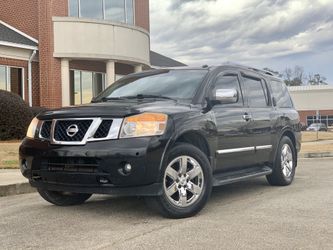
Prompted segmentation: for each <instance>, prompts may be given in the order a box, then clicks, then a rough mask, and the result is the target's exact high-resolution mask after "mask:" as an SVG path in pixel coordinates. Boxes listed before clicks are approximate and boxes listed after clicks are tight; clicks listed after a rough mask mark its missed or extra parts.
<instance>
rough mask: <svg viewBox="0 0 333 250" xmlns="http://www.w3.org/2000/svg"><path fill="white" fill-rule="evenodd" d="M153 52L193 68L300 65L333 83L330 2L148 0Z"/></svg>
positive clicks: (332, 6)
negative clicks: (230, 65)
mask: <svg viewBox="0 0 333 250" xmlns="http://www.w3.org/2000/svg"><path fill="white" fill-rule="evenodd" d="M150 19H151V20H150V25H151V34H150V35H151V49H152V50H153V51H156V52H158V53H161V54H163V55H166V56H169V57H171V58H174V59H176V60H179V61H181V62H183V63H185V64H188V65H191V66H201V65H204V64H208V65H219V64H221V63H223V62H233V63H239V64H245V65H251V66H253V67H258V68H264V67H268V68H271V69H274V70H277V71H280V72H283V71H284V69H285V68H286V67H294V66H295V65H299V66H302V67H303V68H304V71H305V72H306V74H308V73H312V74H316V73H319V74H321V75H323V76H325V77H326V78H327V82H329V83H330V84H333V0H260V1H259V0H150Z"/></svg>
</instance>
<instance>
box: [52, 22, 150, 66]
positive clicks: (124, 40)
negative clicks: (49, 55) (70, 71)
mask: <svg viewBox="0 0 333 250" xmlns="http://www.w3.org/2000/svg"><path fill="white" fill-rule="evenodd" d="M53 25H54V57H60V58H75V59H94V60H116V61H120V62H125V63H134V64H135V63H140V64H144V65H149V64H150V60H149V51H150V38H149V33H148V32H147V31H146V30H144V29H142V28H139V27H134V26H129V25H125V24H117V23H112V22H108V21H103V20H90V19H82V18H80V19H78V18H73V17H53Z"/></svg>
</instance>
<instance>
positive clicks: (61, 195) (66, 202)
mask: <svg viewBox="0 0 333 250" xmlns="http://www.w3.org/2000/svg"><path fill="white" fill-rule="evenodd" d="M37 191H38V193H39V194H40V196H42V198H43V199H44V200H46V201H48V202H50V203H52V204H54V205H57V206H73V205H80V204H83V203H84V202H85V201H86V200H88V199H89V198H90V197H91V195H92V194H78V193H67V192H59V191H50V190H46V189H43V188H38V189H37Z"/></svg>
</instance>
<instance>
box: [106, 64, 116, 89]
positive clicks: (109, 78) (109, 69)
mask: <svg viewBox="0 0 333 250" xmlns="http://www.w3.org/2000/svg"><path fill="white" fill-rule="evenodd" d="M115 78H116V70H115V62H114V61H111V60H110V61H107V62H106V86H109V85H111V84H112V83H114V81H115Z"/></svg>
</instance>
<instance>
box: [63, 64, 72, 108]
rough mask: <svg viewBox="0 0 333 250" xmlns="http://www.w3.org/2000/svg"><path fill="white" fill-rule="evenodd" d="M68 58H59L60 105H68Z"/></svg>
mask: <svg viewBox="0 0 333 250" xmlns="http://www.w3.org/2000/svg"><path fill="white" fill-rule="evenodd" d="M69 85H70V83H69V60H68V59H65V58H63V59H61V90H62V91H61V94H62V106H63V107H65V106H69V105H70V99H71V98H70V86H69Z"/></svg>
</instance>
